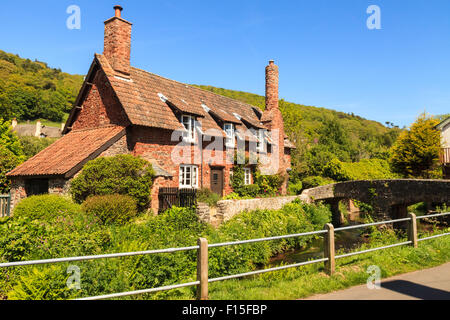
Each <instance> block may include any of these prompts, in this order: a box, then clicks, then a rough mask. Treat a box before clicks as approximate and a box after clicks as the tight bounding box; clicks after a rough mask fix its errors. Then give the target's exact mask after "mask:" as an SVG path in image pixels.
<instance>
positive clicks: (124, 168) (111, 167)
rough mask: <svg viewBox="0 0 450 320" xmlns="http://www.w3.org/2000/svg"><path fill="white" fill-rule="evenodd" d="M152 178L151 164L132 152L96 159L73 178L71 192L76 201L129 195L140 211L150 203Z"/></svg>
mask: <svg viewBox="0 0 450 320" xmlns="http://www.w3.org/2000/svg"><path fill="white" fill-rule="evenodd" d="M153 178H154V171H153V168H152V165H151V164H150V163H149V162H148V161H146V160H144V159H141V158H138V157H133V156H132V155H117V156H115V157H104V158H97V159H95V160H92V161H89V162H88V163H87V164H86V165H85V166H84V168H83V171H82V172H81V173H80V174H79V175H78V176H77V177H76V178H75V179H73V180H72V183H71V192H72V196H73V198H74V200H75V201H76V202H78V203H82V202H83V201H85V200H86V199H87V198H88V197H89V196H98V195H99V196H102V195H113V194H123V195H129V196H131V197H133V198H135V199H136V200H137V203H138V207H139V209H140V210H141V211H142V210H144V209H146V208H147V207H148V205H149V204H150V192H151V187H152V184H153Z"/></svg>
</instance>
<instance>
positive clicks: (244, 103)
mask: <svg viewBox="0 0 450 320" xmlns="http://www.w3.org/2000/svg"><path fill="white" fill-rule="evenodd" d="M131 68H132V69H135V70H138V71H141V72H145V73H148V74H151V75H154V76H156V77H158V78H161V79H164V80H168V81H171V82H175V83H178V84H181V85H185V86H188V87H190V88H193V89H196V90H199V91H202V92H207V93H209V94H213V95H216V96H219V97H222V98H225V99H227V100H232V101H235V102H238V103H240V104H243V105H246V106H249V107H252V108H257V109H259V110H260V111H261V112H263V110H261V109H260V108H259V107H257V106H254V105H252V104H249V103H246V102H242V101H240V100H237V99H233V98H230V97H226V96H223V95H221V94H218V93H215V92H212V91H208V90H205V89H202V88H198V87H195V86H194V85H190V84H186V83H183V82H180V81H177V80H173V79H169V78H166V77H163V76H161V75H159V74H156V73H153V72H150V71H147V70H144V69H140V68H136V67H131ZM220 89H223V88H220ZM224 90H227V89H224ZM222 111H224V110H222ZM225 112H226V111H225ZM227 113H228V112H227Z"/></svg>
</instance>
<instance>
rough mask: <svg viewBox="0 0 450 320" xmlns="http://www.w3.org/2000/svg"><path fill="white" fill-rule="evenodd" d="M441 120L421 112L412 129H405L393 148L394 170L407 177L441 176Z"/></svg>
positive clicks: (391, 161)
mask: <svg viewBox="0 0 450 320" xmlns="http://www.w3.org/2000/svg"><path fill="white" fill-rule="evenodd" d="M438 124H439V121H438V120H437V119H435V118H432V117H429V116H427V115H426V114H425V113H423V114H421V115H420V116H419V118H418V119H417V120H416V122H415V123H414V124H413V125H412V126H411V128H410V130H408V131H404V132H402V133H401V135H400V136H399V138H398V140H397V142H396V143H395V145H394V146H393V147H392V149H391V157H390V163H391V166H392V170H393V171H394V172H397V173H399V174H401V175H402V176H403V177H406V178H411V177H412V178H440V177H442V172H440V167H439V152H440V149H441V134H440V131H439V130H437V129H436V128H435V127H436V125H438Z"/></svg>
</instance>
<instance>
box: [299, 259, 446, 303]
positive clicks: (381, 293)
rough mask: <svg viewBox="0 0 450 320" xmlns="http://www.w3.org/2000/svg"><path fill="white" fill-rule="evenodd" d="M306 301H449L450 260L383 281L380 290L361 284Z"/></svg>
mask: <svg viewBox="0 0 450 320" xmlns="http://www.w3.org/2000/svg"><path fill="white" fill-rule="evenodd" d="M307 300H450V263H447V264H444V265H442V266H439V267H435V268H431V269H425V270H421V271H415V272H411V273H407V274H403V275H398V276H395V277H392V278H388V279H383V280H382V281H381V289H378V290H376V289H374V290H370V289H368V288H367V285H361V286H356V287H352V288H349V289H345V290H342V291H336V292H332V293H328V294H320V295H315V296H312V297H310V298H308V299H307Z"/></svg>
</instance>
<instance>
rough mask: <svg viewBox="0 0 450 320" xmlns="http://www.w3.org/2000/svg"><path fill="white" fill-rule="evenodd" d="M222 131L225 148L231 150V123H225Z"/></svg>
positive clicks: (232, 129) (232, 133)
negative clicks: (223, 132) (224, 136)
mask: <svg viewBox="0 0 450 320" xmlns="http://www.w3.org/2000/svg"><path fill="white" fill-rule="evenodd" d="M223 131H225V133H226V138H225V146H226V147H231V148H233V147H234V146H235V132H234V125H233V124H232V123H225V124H224V125H223Z"/></svg>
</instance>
